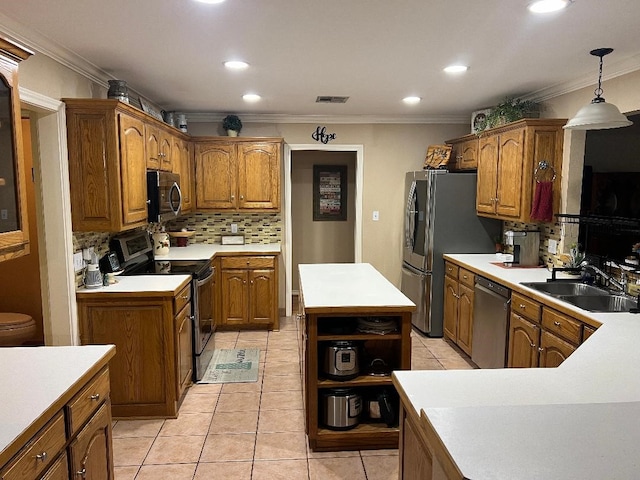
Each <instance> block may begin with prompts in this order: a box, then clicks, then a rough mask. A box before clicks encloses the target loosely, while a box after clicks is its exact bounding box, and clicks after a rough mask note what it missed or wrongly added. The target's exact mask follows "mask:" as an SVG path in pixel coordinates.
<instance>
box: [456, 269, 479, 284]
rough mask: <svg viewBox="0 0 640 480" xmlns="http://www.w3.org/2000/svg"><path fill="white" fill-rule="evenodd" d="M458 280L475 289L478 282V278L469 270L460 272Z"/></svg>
mask: <svg viewBox="0 0 640 480" xmlns="http://www.w3.org/2000/svg"><path fill="white" fill-rule="evenodd" d="M458 280H460V283H462V284H463V285H466V286H467V287H471V288H473V287H474V284H475V281H476V276H475V275H474V274H473V273H472V272H470V271H469V270H465V269H464V268H461V269H460V270H459V271H458Z"/></svg>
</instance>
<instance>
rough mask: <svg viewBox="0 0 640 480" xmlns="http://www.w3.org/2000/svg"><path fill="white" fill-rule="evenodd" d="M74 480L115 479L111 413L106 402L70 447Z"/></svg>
mask: <svg viewBox="0 0 640 480" xmlns="http://www.w3.org/2000/svg"><path fill="white" fill-rule="evenodd" d="M69 457H70V459H71V472H72V473H73V475H74V478H83V479H89V480H107V479H113V478H114V473H113V461H112V459H113V447H112V438H111V413H110V410H109V402H106V403H105V404H104V405H102V407H100V409H98V411H97V412H96V413H95V415H94V416H93V417H92V418H91V420H89V423H88V424H87V425H86V426H85V427H84V428H83V429H82V430H81V431H80V433H79V434H78V436H77V437H76V439H75V440H74V441H73V442H71V445H69Z"/></svg>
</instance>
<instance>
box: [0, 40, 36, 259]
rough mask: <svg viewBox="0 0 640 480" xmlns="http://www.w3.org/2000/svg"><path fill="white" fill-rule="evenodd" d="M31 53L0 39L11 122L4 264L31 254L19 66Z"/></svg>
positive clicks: (0, 221)
mask: <svg viewBox="0 0 640 480" xmlns="http://www.w3.org/2000/svg"><path fill="white" fill-rule="evenodd" d="M30 56H31V52H29V51H27V50H24V49H23V48H21V47H19V46H18V45H16V44H14V43H12V42H10V41H8V40H5V39H3V38H0V109H1V110H2V112H4V114H3V116H6V117H8V118H6V120H8V122H4V121H3V122H2V129H0V134H1V135H2V141H1V142H0V172H1V173H0V183H1V185H2V190H3V197H2V215H1V216H0V261H4V260H9V259H12V258H16V257H21V256H23V255H27V254H28V253H29V251H30V250H29V224H28V217H27V193H26V176H25V171H24V152H23V145H22V126H21V123H20V98H19V95H18V64H19V63H20V62H21V61H22V60H25V59H27V58H29V57H30Z"/></svg>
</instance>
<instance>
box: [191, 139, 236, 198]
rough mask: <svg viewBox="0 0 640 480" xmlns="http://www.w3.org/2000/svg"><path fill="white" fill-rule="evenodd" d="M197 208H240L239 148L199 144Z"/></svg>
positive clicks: (197, 156) (196, 153)
mask: <svg viewBox="0 0 640 480" xmlns="http://www.w3.org/2000/svg"><path fill="white" fill-rule="evenodd" d="M195 159H196V161H195V164H196V165H195V167H196V208H197V209H201V208H202V209H214V210H218V209H219V210H226V209H233V208H235V206H236V191H237V189H238V188H237V177H236V172H237V157H236V154H235V145H232V144H228V143H212V144H209V143H204V144H200V143H196V147H195Z"/></svg>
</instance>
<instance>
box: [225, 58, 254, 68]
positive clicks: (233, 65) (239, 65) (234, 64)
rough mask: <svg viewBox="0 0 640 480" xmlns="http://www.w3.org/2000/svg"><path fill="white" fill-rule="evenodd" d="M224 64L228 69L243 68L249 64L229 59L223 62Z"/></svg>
mask: <svg viewBox="0 0 640 480" xmlns="http://www.w3.org/2000/svg"><path fill="white" fill-rule="evenodd" d="M224 66H225V67H227V68H228V69H230V70H244V69H245V68H247V67H248V66H249V64H248V63H247V62H243V61H240V60H230V61H228V62H224Z"/></svg>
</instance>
